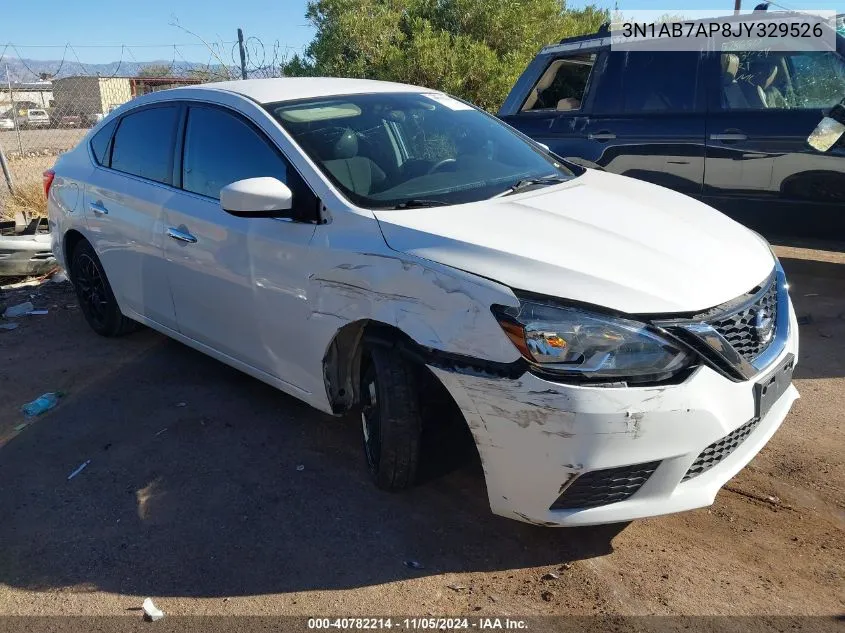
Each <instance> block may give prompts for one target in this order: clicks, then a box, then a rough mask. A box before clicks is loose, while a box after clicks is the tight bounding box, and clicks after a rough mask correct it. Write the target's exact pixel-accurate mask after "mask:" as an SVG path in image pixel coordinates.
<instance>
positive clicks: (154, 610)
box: [141, 598, 164, 622]
mask: <svg viewBox="0 0 845 633" xmlns="http://www.w3.org/2000/svg"><path fill="white" fill-rule="evenodd" d="M141 606H142V607H143V609H144V619H145V620H149V621H150V622H155V621H156V620H161V619H162V618H163V617H164V611H162V610H161V609H159V608H158V607H157V606H155V604H153V600H152V598H145V599H144V603H143V604H142V605H141Z"/></svg>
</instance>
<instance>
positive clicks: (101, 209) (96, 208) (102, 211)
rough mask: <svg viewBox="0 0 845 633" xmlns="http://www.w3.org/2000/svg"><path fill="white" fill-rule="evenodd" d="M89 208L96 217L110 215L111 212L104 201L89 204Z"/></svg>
mask: <svg viewBox="0 0 845 633" xmlns="http://www.w3.org/2000/svg"><path fill="white" fill-rule="evenodd" d="M88 208H89V209H91V211H93V212H94V213H95V214H96V215H108V214H109V210H108V209H106V207H105V206H103V203H102V201H100V200H97V202H89V203H88Z"/></svg>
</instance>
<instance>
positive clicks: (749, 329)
mask: <svg viewBox="0 0 845 633" xmlns="http://www.w3.org/2000/svg"><path fill="white" fill-rule="evenodd" d="M777 297H778V286H777V279H773V280H772V282H771V284H770V285H769V287H768V289H767V290H766V292H765V293H764V294H763V295H762V296H761V297H760V298H759V299H757V301H755V302H754V303H753V304H751V305H750V306H748V307H746V308H744V309H743V310H741V311H739V312H736V313H734V314H731V315H730V316H727V317H724V318H722V319H719V320H717V321H711V322H710V325H712V326H713V328H715V330H716V331H717V332H719V334H721V335H722V336H723V337H724V338H725V340H727V341H728V343H730V344H731V347H733V348H734V349H735V350H736V351H737V353H738V354H739V355H740V356H742V357H743V358H744V359H745V360H747V361H749V362H751V361H753V360H754V359H755V358H757V357H758V356H759V355H760V354H761V353H763V351H764V350H765V349H766V347H768V345H769V343H771V342H772V338H773V337H772V336H771V332H772V331H773V329H774V326H775V323H777V309H778V301H777ZM758 315H759V316H763V317H765V318H767V319H771V321H770V323H771V328H772V330H771V331H770V332H769V334H770V336H769V337H768V338H766V337H764V336H761V333H760V332H759V331H758V328H757V327H756V325H757V323H756V320H757V318H758Z"/></svg>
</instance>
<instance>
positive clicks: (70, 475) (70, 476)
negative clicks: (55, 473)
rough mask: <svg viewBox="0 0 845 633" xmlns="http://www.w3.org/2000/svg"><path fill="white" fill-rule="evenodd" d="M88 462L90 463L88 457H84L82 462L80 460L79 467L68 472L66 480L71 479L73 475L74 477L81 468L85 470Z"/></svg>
mask: <svg viewBox="0 0 845 633" xmlns="http://www.w3.org/2000/svg"><path fill="white" fill-rule="evenodd" d="M90 463H91V460H90V459H86V460H85V461H84V462H82V463H81V464H80V465H79V468H77V469H76V470H74V471H73V472H72V473H71V474H69V475H68V476H67V480H68V481H70V480H71V479H73V478H74V477H76V476H77V475H78V474H79V473H81V472H82V471H83V470H85V469H86V468H87V467H88V464H90Z"/></svg>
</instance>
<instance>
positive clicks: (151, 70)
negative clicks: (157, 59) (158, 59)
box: [138, 64, 170, 77]
mask: <svg viewBox="0 0 845 633" xmlns="http://www.w3.org/2000/svg"><path fill="white" fill-rule="evenodd" d="M138 76H139V77H169V76H170V66H167V65H165V64H147V65H146V66H144V67H143V68H141V70H139V71H138Z"/></svg>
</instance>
